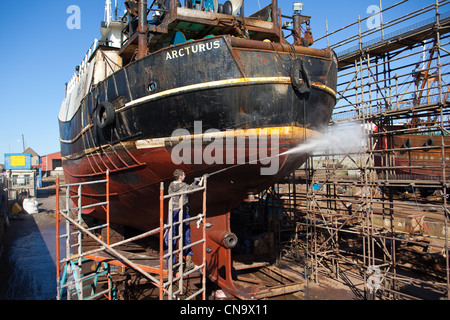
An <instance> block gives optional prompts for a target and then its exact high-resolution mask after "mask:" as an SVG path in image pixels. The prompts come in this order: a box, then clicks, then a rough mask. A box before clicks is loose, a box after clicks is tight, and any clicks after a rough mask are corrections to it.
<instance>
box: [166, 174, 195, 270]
mask: <svg viewBox="0 0 450 320" xmlns="http://www.w3.org/2000/svg"><path fill="white" fill-rule="evenodd" d="M173 176H174V178H175V180H174V181H173V182H171V183H170V185H169V195H171V194H175V193H180V192H185V191H189V190H194V189H195V188H198V187H201V186H202V185H203V178H202V179H201V180H200V181H199V182H198V181H194V183H192V184H191V185H188V184H187V183H185V182H184V179H185V178H186V174H185V173H184V171H183V170H181V169H176V170H175V171H174V173H173ZM181 208H182V209H183V210H182V211H183V218H182V219H183V220H186V219H189V218H190V216H189V199H188V196H187V195H178V196H174V197H172V217H173V223H176V222H178V221H179V213H180V209H181ZM178 227H179V225H176V226H174V227H173V232H172V235H173V238H176V237H177V236H178V230H179V228H178ZM165 242H166V245H167V246H168V245H169V239H168V235H166V237H165ZM176 243H177V240H176V239H175V240H173V247H175V245H176ZM190 244H191V228H190V222H189V221H188V222H184V223H183V246H188V245H190ZM192 255H193V252H192V249H191V247H189V248H187V249H185V250H183V257H184V258H185V260H186V271H189V270H192V269H193V268H194V267H195V265H194V262H193V261H192ZM167 259H169V258H167ZM175 261H176V260H175V255H173V256H172V262H173V264H175Z"/></svg>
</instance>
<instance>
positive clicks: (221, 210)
mask: <svg viewBox="0 0 450 320" xmlns="http://www.w3.org/2000/svg"><path fill="white" fill-rule="evenodd" d="M306 133H307V134H305V131H303V130H301V134H299V136H300V138H298V137H296V135H294V134H293V133H292V132H290V133H289V137H288V139H285V138H283V137H281V139H280V141H279V142H280V143H279V145H277V146H276V149H275V148H274V146H270V148H269V152H268V154H269V155H272V154H275V155H276V154H281V155H280V156H277V164H278V168H277V169H278V170H277V171H276V174H274V175H261V168H264V167H266V168H267V166H268V165H267V162H265V163H264V165H263V164H261V163H260V162H256V163H255V164H248V161H247V162H246V164H242V165H239V164H237V165H207V164H199V165H196V164H191V165H186V164H181V165H176V164H174V163H173V161H172V160H173V159H172V157H171V153H170V149H168V148H164V147H157V148H145V149H134V150H133V151H127V152H122V153H121V154H119V156H120V157H121V158H122V159H123V160H124V162H127V161H126V160H125V159H126V157H127V153H129V155H128V157H129V159H128V164H131V161H130V159H131V158H133V159H134V160H133V161H134V164H133V166H131V165H129V166H127V167H125V166H124V167H122V168H120V167H119V168H118V169H116V170H111V172H110V221H111V224H116V225H123V226H128V227H131V228H134V229H138V230H142V231H144V232H145V231H149V230H152V229H155V228H158V227H159V223H160V220H159V216H160V214H159V213H160V187H161V183H164V187H165V194H167V187H168V185H169V183H170V182H171V181H173V177H172V174H173V171H174V170H175V169H178V168H181V169H183V170H184V171H185V172H186V180H185V182H187V183H190V182H192V181H193V180H194V178H197V177H202V176H203V175H209V176H208V179H207V195H206V208H207V218H206V223H208V225H210V227H209V228H207V252H208V253H207V257H206V261H207V274H208V277H209V278H210V279H211V280H213V281H217V283H218V285H219V286H221V287H222V288H223V289H225V290H227V291H228V292H230V293H232V294H234V295H235V296H239V297H241V298H245V297H246V296H247V295H246V293H245V292H240V291H239V290H238V289H237V288H236V287H235V286H234V284H233V281H232V279H231V271H232V267H231V266H232V264H231V248H226V247H225V246H223V244H221V243H220V241H217V239H216V238H215V236H214V234H230V233H232V230H231V228H230V222H229V212H230V211H231V209H232V208H233V207H235V206H236V205H238V204H239V203H241V202H242V201H243V200H244V199H245V198H246V197H247V195H248V193H249V192H253V193H255V194H256V193H258V192H261V191H263V190H265V189H267V188H268V187H270V186H272V185H273V184H274V183H276V182H277V181H280V179H282V178H284V177H286V176H287V175H289V174H290V173H291V172H292V171H293V170H295V169H297V168H298V167H299V166H301V165H302V164H303V163H304V162H305V161H306V158H307V155H306V154H299V153H292V154H283V153H284V152H286V151H288V150H290V149H291V148H292V147H294V146H296V145H298V143H301V142H302V141H303V138H304V137H309V136H310V135H311V134H313V133H314V132H311V131H307V132H306ZM246 151H247V153H246V155H251V154H252V153H255V152H258V153H259V150H252V149H251V148H247V150H246ZM223 152H225V150H223ZM275 152H277V153H275ZM108 159H109V160H108V161H111V162H113V159H112V155H111V154H110V155H109V158H108ZM94 161H95V162H96V163H98V162H99V159H95V158H94V157H84V158H82V160H78V161H70V162H66V163H65V164H66V165H65V174H66V182H67V183H68V184H70V183H79V182H86V181H92V180H99V179H101V178H104V176H103V175H102V174H93V173H92V167H93V163H94ZM102 161H103V162H104V163H106V159H102ZM117 167H118V166H116V168H117ZM75 172H76V173H77V175H76V174H74V173H75ZM101 188H102V187H99V186H97V185H94V186H91V185H89V186H84V187H83V189H82V194H83V200H82V201H83V205H87V204H90V203H96V202H99V200H100V198H102V197H103V196H104V195H105V193H106V191H105V189H101ZM72 191H74V192H75V191H76V190H72ZM167 205H168V202H165V204H164V212H165V216H164V221H167ZM202 207H203V200H202V194H201V193H196V194H194V195H192V196H191V198H190V215H191V217H194V216H196V215H197V214H199V213H201V212H202ZM84 214H89V215H90V216H92V217H94V218H97V219H99V220H104V219H105V213H104V212H102V210H97V211H87V212H84ZM191 230H192V242H195V241H197V240H200V238H201V229H197V227H196V223H192V224H191ZM199 250H200V248H199V246H198V247H194V248H193V251H194V256H193V260H194V262H195V263H196V264H197V265H200V264H201V263H202V261H201V260H202V259H201V252H199ZM219 270H221V272H220V274H219Z"/></svg>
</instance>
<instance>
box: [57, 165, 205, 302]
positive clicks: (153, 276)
mask: <svg viewBox="0 0 450 320" xmlns="http://www.w3.org/2000/svg"><path fill="white" fill-rule="evenodd" d="M109 174H110V173H109V171H107V172H106V179H104V180H98V181H91V182H82V183H72V184H66V185H60V184H59V179H58V180H57V186H56V190H57V191H56V198H57V203H56V259H57V261H58V263H57V270H56V280H57V299H58V300H62V299H67V300H73V299H76V300H93V299H105V298H106V299H108V300H116V299H118V298H119V295H118V288H117V287H116V286H115V283H114V276H115V274H116V273H117V272H118V270H120V269H121V270H123V269H124V268H128V269H131V270H132V271H134V272H136V273H138V274H140V275H141V276H143V277H145V278H146V280H147V282H148V283H150V284H152V285H153V286H154V287H155V288H158V290H159V299H160V300H165V299H167V300H174V299H177V300H193V299H199V298H201V299H203V300H205V299H206V263H205V255H206V230H205V228H206V227H205V223H204V221H205V217H206V177H204V178H203V180H204V184H203V186H202V187H198V188H195V189H194V190H188V191H186V192H182V193H179V194H172V195H164V184H163V183H161V191H160V212H159V214H160V226H159V227H158V228H155V229H153V230H150V231H148V232H144V233H141V234H138V235H136V236H133V237H131V238H128V239H124V240H122V241H118V242H114V243H111V242H112V240H111V231H112V230H111V223H110V191H109V190H110V185H109V183H110V178H109ZM91 185H103V186H104V190H105V194H104V195H103V197H104V200H100V201H98V202H93V201H92V200H89V203H88V204H86V203H83V201H82V200H83V187H87V186H91ZM60 189H65V191H66V192H65V194H66V195H65V207H64V208H61V207H60V203H59V202H60V200H59V199H60ZM195 192H203V212H201V213H199V214H198V215H197V216H195V217H193V218H183V214H180V215H178V216H179V219H178V220H177V221H174V219H173V212H172V210H171V206H169V214H168V222H167V224H165V223H164V217H165V209H164V208H165V205H164V204H165V201H166V200H168V201H169V205H170V204H171V203H172V199H171V198H172V197H175V196H180V195H189V194H192V193H195ZM96 207H101V208H102V209H103V211H104V212H105V217H104V221H105V223H103V224H96V225H94V226H90V227H89V226H87V224H86V223H85V221H84V219H83V216H82V212H83V210H86V209H93V208H96ZM63 219H64V221H65V232H64V233H63V234H60V223H61V222H62V221H63ZM193 220H197V227H198V228H200V227H201V228H202V230H203V237H202V238H201V239H199V240H198V241H196V242H194V243H191V244H183V241H182V237H181V238H179V239H173V238H172V236H171V235H172V234H173V232H172V231H173V230H174V228H178V231H179V232H180V233H179V234H180V235H182V234H183V228H184V227H185V225H186V224H190V223H191V221H193ZM166 233H167V235H169V236H168V238H169V241H168V243H169V245H168V247H167V249H165V243H164V242H165V241H164V239H165V235H166ZM150 236H157V237H158V238H159V252H156V253H155V252H151V253H147V254H145V255H143V254H136V253H133V252H128V251H126V250H123V248H124V246H125V245H127V244H131V243H133V242H136V241H139V240H142V239H144V238H148V237H150ZM86 239H88V240H90V241H91V242H92V241H94V242H95V243H97V247H96V248H94V249H92V248H91V247H92V245H89V246H87V245H86ZM61 242H62V244H64V245H65V252H64V254H61V252H60V246H61ZM196 245H201V246H202V250H201V251H200V252H202V254H203V263H202V264H201V265H200V266H195V267H194V268H192V269H191V270H186V269H184V266H183V263H182V261H183V259H182V252H183V250H185V249H187V248H189V247H193V246H196ZM172 257H177V260H178V262H177V263H176V264H173V263H172ZM166 261H167V262H169V263H166ZM198 273H200V274H201V278H202V279H201V282H200V285H199V286H197V287H195V289H192V288H190V289H189V292H187V291H188V290H187V288H186V287H185V286H184V281H185V280H186V279H187V278H189V277H192V276H198Z"/></svg>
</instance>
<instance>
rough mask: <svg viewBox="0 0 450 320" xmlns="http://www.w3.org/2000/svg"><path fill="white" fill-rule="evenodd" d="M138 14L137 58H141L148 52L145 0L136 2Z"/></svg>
mask: <svg viewBox="0 0 450 320" xmlns="http://www.w3.org/2000/svg"><path fill="white" fill-rule="evenodd" d="M138 15H139V27H138V32H139V39H138V41H139V44H138V54H139V59H142V58H143V57H145V56H146V55H147V53H148V35H147V30H148V29H147V0H139V3H138Z"/></svg>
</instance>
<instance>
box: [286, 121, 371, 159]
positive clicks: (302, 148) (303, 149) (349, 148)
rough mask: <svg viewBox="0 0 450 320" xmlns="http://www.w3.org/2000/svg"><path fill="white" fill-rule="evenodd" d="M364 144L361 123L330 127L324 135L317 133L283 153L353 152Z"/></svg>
mask: <svg viewBox="0 0 450 320" xmlns="http://www.w3.org/2000/svg"><path fill="white" fill-rule="evenodd" d="M362 146H363V130H362V126H361V125H360V124H352V125H345V126H332V127H329V128H328V129H327V130H326V132H325V133H324V134H322V135H316V136H314V137H312V138H310V139H308V140H306V142H304V143H301V144H299V145H298V146H296V147H295V148H292V149H291V150H289V151H286V152H284V153H283V154H281V155H286V154H292V153H313V152H317V153H320V152H325V151H328V152H329V153H331V154H333V153H352V152H357V151H358V150H360V149H361V147H362Z"/></svg>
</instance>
